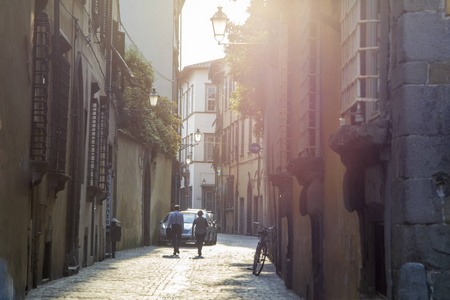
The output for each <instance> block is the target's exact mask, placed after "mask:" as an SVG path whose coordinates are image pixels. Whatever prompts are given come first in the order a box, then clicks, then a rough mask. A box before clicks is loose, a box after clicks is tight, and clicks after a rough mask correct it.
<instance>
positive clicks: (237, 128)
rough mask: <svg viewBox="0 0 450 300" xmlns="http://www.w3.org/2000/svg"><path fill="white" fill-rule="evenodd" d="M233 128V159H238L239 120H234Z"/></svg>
mask: <svg viewBox="0 0 450 300" xmlns="http://www.w3.org/2000/svg"><path fill="white" fill-rule="evenodd" d="M234 129H235V130H236V133H235V134H234V149H233V150H234V159H238V155H239V121H236V123H235V126H234Z"/></svg>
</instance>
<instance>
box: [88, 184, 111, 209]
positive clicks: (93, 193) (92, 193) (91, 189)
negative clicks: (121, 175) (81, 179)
mask: <svg viewBox="0 0 450 300" xmlns="http://www.w3.org/2000/svg"><path fill="white" fill-rule="evenodd" d="M94 197H95V198H96V200H99V201H98V202H97V204H100V205H101V204H102V201H103V200H105V199H106V198H107V197H108V193H107V192H106V191H104V190H102V189H101V188H99V187H97V186H92V185H89V186H88V187H87V194H86V201H88V202H93V201H94Z"/></svg>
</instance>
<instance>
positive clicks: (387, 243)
mask: <svg viewBox="0 0 450 300" xmlns="http://www.w3.org/2000/svg"><path fill="white" fill-rule="evenodd" d="M392 172H393V170H392V162H391V161H389V162H388V164H387V169H386V181H385V182H386V186H385V190H384V195H385V203H384V253H385V272H386V289H387V296H388V299H393V298H392V270H391V269H392V253H391V244H392V242H391V235H392V223H391V216H392V213H391V206H392V196H391V192H392V187H391V181H392V174H393V173H392Z"/></svg>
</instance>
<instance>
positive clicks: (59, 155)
mask: <svg viewBox="0 0 450 300" xmlns="http://www.w3.org/2000/svg"><path fill="white" fill-rule="evenodd" d="M52 73H53V82H52V84H53V86H52V90H53V91H52V94H53V95H52V104H51V107H52V108H51V123H50V145H49V159H48V161H49V167H50V169H51V170H56V171H58V172H60V173H61V174H64V173H65V170H66V147H67V124H68V120H69V117H68V114H69V94H70V63H69V61H68V60H67V59H66V58H65V57H64V56H62V55H61V56H60V57H58V58H56V59H53V62H52Z"/></svg>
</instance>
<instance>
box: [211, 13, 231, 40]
mask: <svg viewBox="0 0 450 300" xmlns="http://www.w3.org/2000/svg"><path fill="white" fill-rule="evenodd" d="M228 21H229V19H228V18H227V15H226V14H225V13H224V12H223V11H222V7H221V6H219V7H217V12H216V13H215V14H214V16H212V18H211V22H212V27H213V31H214V38H215V39H216V41H218V42H219V45H220V42H221V41H222V40H223V38H224V37H225V30H226V29H227V24H228Z"/></svg>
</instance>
